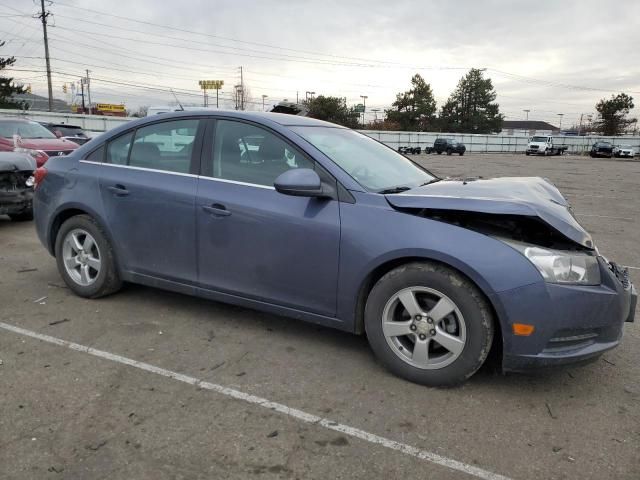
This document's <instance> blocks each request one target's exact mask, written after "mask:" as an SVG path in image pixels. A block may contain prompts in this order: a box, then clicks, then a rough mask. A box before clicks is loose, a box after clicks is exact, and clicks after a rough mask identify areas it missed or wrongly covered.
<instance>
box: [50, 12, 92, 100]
mask: <svg viewBox="0 0 640 480" xmlns="http://www.w3.org/2000/svg"><path fill="white" fill-rule="evenodd" d="M40 7H41V8H42V10H41V11H40V15H39V17H40V20H42V32H43V33H44V59H45V61H46V63H47V89H48V93H49V111H50V112H51V111H52V110H53V88H52V87H51V62H50V61H49V38H48V37H47V17H48V16H49V12H46V11H45V9H44V0H40ZM82 100H83V102H84V97H82Z"/></svg>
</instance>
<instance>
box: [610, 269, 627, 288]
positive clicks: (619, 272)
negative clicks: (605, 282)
mask: <svg viewBox="0 0 640 480" xmlns="http://www.w3.org/2000/svg"><path fill="white" fill-rule="evenodd" d="M609 268H610V269H611V271H612V272H613V273H614V275H615V276H616V278H617V279H618V280H619V281H620V283H621V284H622V286H623V287H624V289H625V290H626V289H627V288H629V286H630V285H631V280H630V279H629V269H628V268H624V267H621V266H620V265H618V264H617V263H613V262H611V263H609Z"/></svg>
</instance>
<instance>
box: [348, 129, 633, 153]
mask: <svg viewBox="0 0 640 480" xmlns="http://www.w3.org/2000/svg"><path fill="white" fill-rule="evenodd" d="M361 132H362V133H364V134H366V135H369V136H370V137H372V138H375V139H376V140H379V141H380V142H382V143H384V144H386V145H389V146H390V147H392V148H394V149H397V148H398V147H421V148H422V149H424V148H425V147H430V146H432V145H433V142H434V141H435V140H436V139H437V138H454V139H456V140H458V141H461V142H462V143H464V144H465V146H466V147H467V151H468V152H481V153H508V152H511V153H513V152H524V151H525V149H526V146H527V142H528V141H529V137H526V136H514V135H504V134H501V135H470V134H462V133H432V132H387V131H372V130H361ZM598 140H604V141H608V142H611V143H613V144H614V145H631V146H633V147H634V149H635V151H636V153H638V152H640V137H626V136H625V137H600V136H598V137H596V136H593V137H582V136H580V137H579V136H565V135H561V136H556V137H553V144H554V145H560V146H563V145H566V146H568V147H569V148H568V151H569V152H572V153H583V152H587V151H589V150H590V149H591V146H592V145H593V144H594V143H595V142H596V141H598Z"/></svg>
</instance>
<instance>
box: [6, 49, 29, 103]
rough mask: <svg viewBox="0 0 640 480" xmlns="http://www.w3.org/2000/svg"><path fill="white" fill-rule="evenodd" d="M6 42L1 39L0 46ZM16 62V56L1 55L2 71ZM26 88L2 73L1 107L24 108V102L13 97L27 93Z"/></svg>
mask: <svg viewBox="0 0 640 480" xmlns="http://www.w3.org/2000/svg"><path fill="white" fill-rule="evenodd" d="M4 44H5V42H4V41H0V48H2V47H3V46H4ZM14 63H16V59H15V57H6V58H3V57H0V71H2V70H4V69H5V68H7V67H11V66H12V65H13V64H14ZM25 92H26V90H25V88H24V86H22V85H16V84H15V83H14V82H13V78H11V77H5V76H3V75H0V108H22V103H23V102H20V101H17V100H15V99H14V98H13V95H15V94H20V93H25Z"/></svg>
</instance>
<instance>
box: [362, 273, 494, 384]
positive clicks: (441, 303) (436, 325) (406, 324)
mask: <svg viewBox="0 0 640 480" xmlns="http://www.w3.org/2000/svg"><path fill="white" fill-rule="evenodd" d="M365 329H366V332H367V338H368V340H369V344H370V345H371V348H372V349H373V351H374V353H375V354H376V356H377V358H378V359H379V360H380V361H381V362H382V363H383V364H384V365H385V366H386V367H387V368H388V369H389V370H390V371H391V372H393V373H394V374H396V375H398V376H400V377H402V378H405V379H407V380H409V381H411V382H415V383H419V384H422V385H427V386H432V387H447V386H453V385H457V384H460V383H462V382H464V381H465V380H467V379H468V378H469V377H471V376H472V375H473V374H474V373H475V372H476V371H477V370H478V369H479V368H480V367H481V366H482V364H483V363H484V361H485V360H486V358H487V355H488V354H489V350H490V349H491V344H492V342H493V335H494V320H493V315H492V312H491V308H490V306H489V305H488V303H487V301H486V300H485V299H484V296H483V295H482V294H481V293H480V291H479V290H478V289H477V287H476V286H475V285H473V284H472V283H471V282H470V281H469V280H468V279H466V278H465V277H463V276H462V275H460V274H459V273H458V272H456V271H454V270H452V269H449V268H447V267H445V266H442V265H439V264H435V263H430V262H421V263H410V264H406V265H403V266H400V267H398V268H396V269H394V270H392V271H390V272H389V273H387V274H386V275H384V276H383V277H382V278H381V279H380V280H379V281H378V282H377V283H376V284H375V286H374V287H373V289H372V290H371V293H370V295H369V298H368V299H367V304H366V308H365Z"/></svg>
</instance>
